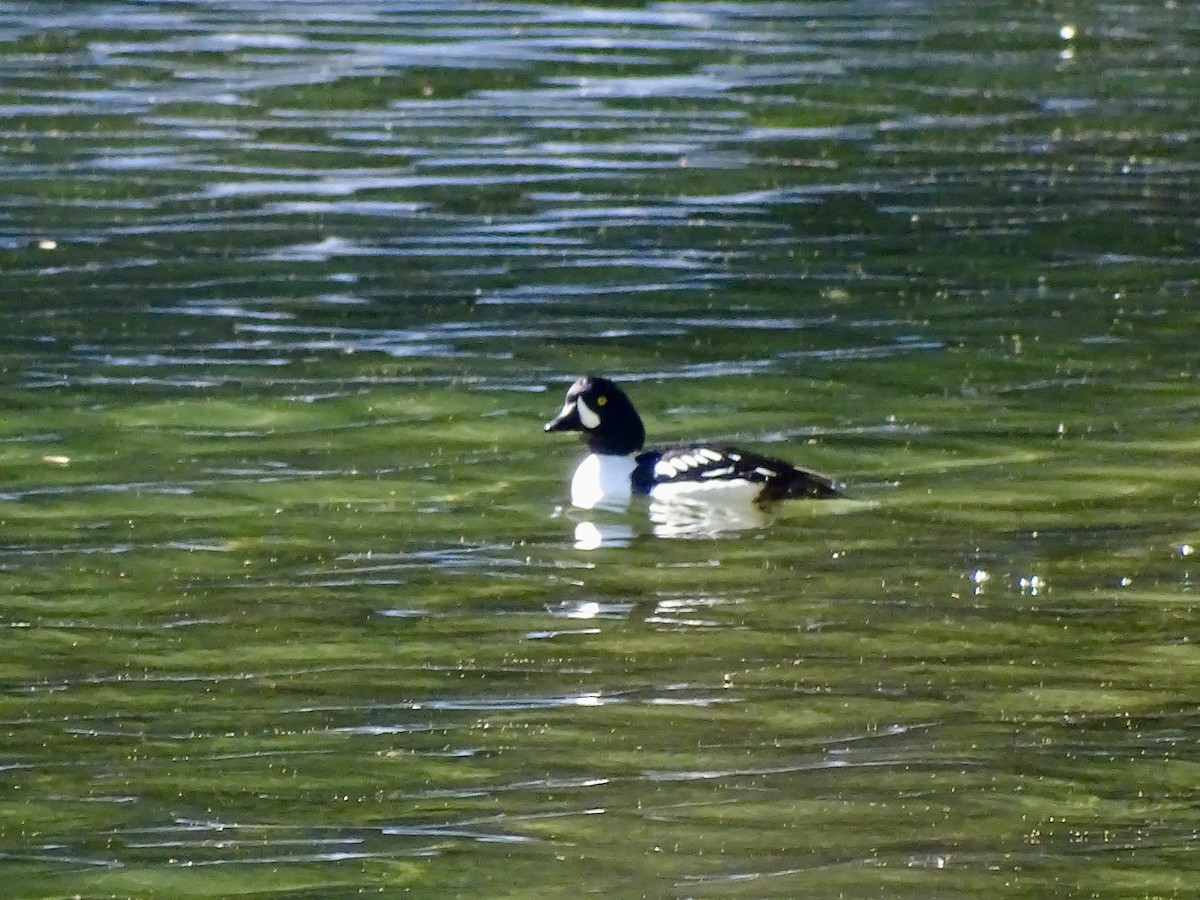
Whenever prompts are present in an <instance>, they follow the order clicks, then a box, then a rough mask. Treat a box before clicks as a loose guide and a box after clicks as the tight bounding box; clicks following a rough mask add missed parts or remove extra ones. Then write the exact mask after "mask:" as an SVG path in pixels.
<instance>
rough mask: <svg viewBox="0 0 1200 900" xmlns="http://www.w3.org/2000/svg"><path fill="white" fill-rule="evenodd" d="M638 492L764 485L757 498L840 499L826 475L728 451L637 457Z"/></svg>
mask: <svg viewBox="0 0 1200 900" xmlns="http://www.w3.org/2000/svg"><path fill="white" fill-rule="evenodd" d="M637 463H638V466H637V470H636V471H635V472H634V476H633V478H634V490H635V491H637V492H638V493H650V491H651V490H653V489H654V487H655V486H658V485H679V486H681V487H682V486H684V485H686V484H689V483H691V484H695V485H696V486H697V487H701V486H704V485H706V484H710V485H712V486H716V485H717V484H720V483H731V482H742V483H749V484H754V485H761V487H760V489H759V493H758V495H757V499H759V500H790V499H798V498H804V497H810V498H830V497H840V496H841V492H840V491H838V489H837V487H835V486H834V484H833V482H832V481H830V480H829V479H828V478H825V477H824V476H822V475H817V474H815V473H813V472H808V471H805V470H804V469H798V468H796V467H795V466H793V465H792V464H791V463H789V462H784V461H783V460H781V459H772V458H771V457H768V456H762V455H761V454H758V453H752V452H750V451H747V450H740V449H738V448H736V447H723V446H690V447H689V446H681V447H668V448H667V449H665V450H655V451H650V452H647V453H643V454H641V455H640V456H638V458H637Z"/></svg>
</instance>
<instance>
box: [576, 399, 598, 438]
mask: <svg viewBox="0 0 1200 900" xmlns="http://www.w3.org/2000/svg"><path fill="white" fill-rule="evenodd" d="M575 408H576V409H577V410H579V421H580V422H582V423H583V427H584V428H587V429H589V430H590V429H593V428H599V427H600V416H599V414H597V413H596V412H595V410H593V409H592V408H591V407H590V406H588V405H587V403H586V402H585V401H584V399H583V398H582V397H580V398H579V399H578V400H576V401H575Z"/></svg>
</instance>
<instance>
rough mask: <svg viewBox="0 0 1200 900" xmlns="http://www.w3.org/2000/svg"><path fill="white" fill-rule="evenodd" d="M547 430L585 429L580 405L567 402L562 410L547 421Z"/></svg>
mask: <svg viewBox="0 0 1200 900" xmlns="http://www.w3.org/2000/svg"><path fill="white" fill-rule="evenodd" d="M546 431H548V432H549V431H583V423H582V422H581V421H579V407H578V405H577V404H575V403H567V404H565V405H564V406H563V408H562V412H560V413H559V414H558V415H557V416H555V417H554V418H553V419H551V420H550V421H549V422H547V423H546Z"/></svg>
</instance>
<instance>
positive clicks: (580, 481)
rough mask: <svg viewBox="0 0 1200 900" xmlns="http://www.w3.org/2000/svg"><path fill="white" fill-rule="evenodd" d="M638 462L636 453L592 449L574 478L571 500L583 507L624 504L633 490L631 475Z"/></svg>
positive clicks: (591, 507) (572, 480)
mask: <svg viewBox="0 0 1200 900" xmlns="http://www.w3.org/2000/svg"><path fill="white" fill-rule="evenodd" d="M635 468H637V463H635V462H634V461H633V457H632V456H611V455H609V454H606V453H592V454H591V455H589V456H587V457H585V458H584V460H583V462H581V463H580V464H579V468H577V469H576V470H575V476H574V477H573V478H572V479H571V502H572V503H573V504H574V505H575V506H578V507H581V508H583V509H595V508H596V507H597V506H624V505H625V504H627V503H628V502H629V498H630V496H631V495H632V494H633V486H632V483H631V482H630V480H629V479H630V478H631V477H632V475H633V470H634V469H635Z"/></svg>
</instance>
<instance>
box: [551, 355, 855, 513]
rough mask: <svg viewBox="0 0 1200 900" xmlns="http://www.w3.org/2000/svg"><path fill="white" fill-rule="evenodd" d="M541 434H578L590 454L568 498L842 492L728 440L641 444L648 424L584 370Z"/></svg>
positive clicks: (624, 500)
mask: <svg viewBox="0 0 1200 900" xmlns="http://www.w3.org/2000/svg"><path fill="white" fill-rule="evenodd" d="M545 431H546V432H547V433H550V432H559V431H577V432H579V433H580V438H581V440H582V441H583V443H584V445H585V446H586V447H587V449H588V451H589V452H588V455H587V456H586V457H584V459H583V460H582V462H580V463H579V465H578V466H577V467H576V469H575V473H574V475H573V476H572V477H571V503H572V505H574V506H576V507H579V508H582V509H596V508H620V507H623V506H625V505H627V504H628V503H629V501H630V500H631V498H632V497H633V496H635V495H648V496H649V497H650V498H651V499H652V500H657V501H660V502H682V503H705V504H726V503H747V502H749V503H753V504H756V505H761V504H768V503H771V502H773V501H777V500H793V499H832V498H837V497H841V496H843V494H842V492H841V491H840V490H839V489H838V486H837V485H836V484H834V482H833V481H831V480H830V479H828V478H826V477H825V476H823V475H818V474H816V473H814V472H809V471H807V470H805V469H801V468H798V467H796V466H794V465H792V464H791V463H789V462H785V461H784V460H781V459H775V458H773V457H769V456H763V455H762V454H759V453H755V452H753V451H751V450H743V449H741V448H739V447H732V446H729V445H727V444H708V443H681V444H675V445H673V446H669V447H663V448H661V449H650V450H646V449H643V448H644V446H645V442H646V429H645V426H644V425H643V424H642V418H641V416H639V415H638V412H637V410H636V409H635V408H634V405H633V402H632V401H631V400H630V399H629V397H628V396H627V395H626V393H625V391H624V390H622V389H621V388H620V387H619V386H618V385H617V384H616V383H615V382H614V381H612V380H611V379H609V378H605V377H603V376H600V375H584V376H583V377H581V378H579V379H578V380H577V381H576V382H575V383H574V384H572V385H571V387H570V388H569V389H568V390H567V397H566V401H565V402H564V403H563V407H562V410H561V411H560V412H559V413H558V415H556V416H555V417H554V418H553V419H551V420H550V421H549V422H547V423H546V424H545Z"/></svg>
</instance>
